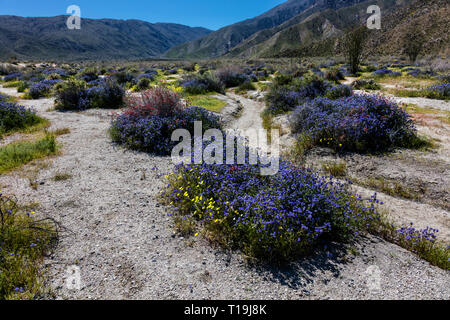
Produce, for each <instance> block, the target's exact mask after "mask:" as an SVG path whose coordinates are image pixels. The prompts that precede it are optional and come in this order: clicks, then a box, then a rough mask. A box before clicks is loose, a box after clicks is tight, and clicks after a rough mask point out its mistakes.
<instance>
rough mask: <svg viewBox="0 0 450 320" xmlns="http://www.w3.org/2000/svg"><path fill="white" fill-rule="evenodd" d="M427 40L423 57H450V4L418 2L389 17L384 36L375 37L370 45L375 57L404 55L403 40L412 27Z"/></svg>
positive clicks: (441, 0)
mask: <svg viewBox="0 0 450 320" xmlns="http://www.w3.org/2000/svg"><path fill="white" fill-rule="evenodd" d="M413 26H414V27H416V28H417V30H418V31H419V32H420V33H421V34H422V36H423V39H424V46H423V49H422V53H423V54H433V55H436V54H442V55H447V56H448V55H450V32H449V30H450V1H448V0H415V1H411V2H410V3H407V4H406V5H405V6H402V7H400V8H399V9H398V10H391V11H390V12H389V13H388V14H386V15H385V17H384V20H383V24H382V29H381V30H380V32H376V33H373V34H372V36H371V38H370V41H369V45H370V47H371V50H372V52H374V53H375V54H385V55H399V54H402V53H403V39H404V38H405V37H406V34H407V32H408V30H409V29H411V27H413Z"/></svg>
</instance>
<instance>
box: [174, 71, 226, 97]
mask: <svg viewBox="0 0 450 320" xmlns="http://www.w3.org/2000/svg"><path fill="white" fill-rule="evenodd" d="M180 85H181V86H182V87H183V89H184V91H185V92H186V93H188V94H205V93H208V92H218V93H224V92H225V88H224V85H223V84H222V82H221V81H220V79H219V78H218V77H217V76H216V75H214V74H212V73H210V72H206V73H204V74H188V75H186V76H184V77H183V79H182V80H181V81H180Z"/></svg>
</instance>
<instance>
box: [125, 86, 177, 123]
mask: <svg viewBox="0 0 450 320" xmlns="http://www.w3.org/2000/svg"><path fill="white" fill-rule="evenodd" d="M125 102H126V107H127V109H126V110H125V113H126V114H127V115H130V116H132V117H134V118H146V117H150V116H156V115H157V116H162V117H165V116H172V115H174V114H176V113H179V112H180V111H181V110H182V109H183V104H182V102H181V97H180V96H179V95H178V94H177V93H175V92H173V91H171V90H169V89H167V88H164V87H158V88H154V89H149V90H146V91H144V92H141V93H140V94H139V95H133V96H129V97H127V99H126V101H125Z"/></svg>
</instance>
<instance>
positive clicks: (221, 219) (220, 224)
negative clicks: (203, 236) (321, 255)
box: [164, 161, 378, 262]
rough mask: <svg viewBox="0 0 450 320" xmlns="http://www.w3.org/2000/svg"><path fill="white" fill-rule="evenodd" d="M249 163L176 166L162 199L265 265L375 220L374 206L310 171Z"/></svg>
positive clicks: (345, 235) (283, 164)
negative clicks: (265, 169) (266, 169)
mask: <svg viewBox="0 0 450 320" xmlns="http://www.w3.org/2000/svg"><path fill="white" fill-rule="evenodd" d="M259 169H260V168H259V166H252V165H238V166H236V165H207V164H203V165H179V166H177V168H176V170H175V172H173V173H171V174H170V175H169V176H167V178H168V180H169V188H168V190H167V191H166V192H165V193H164V196H165V197H166V198H167V201H168V202H170V203H171V204H172V205H173V206H175V207H176V209H177V210H178V214H179V215H181V216H182V217H184V219H195V220H197V221H199V223H200V224H201V225H203V226H204V227H205V229H206V231H207V232H208V235H209V236H212V237H213V238H215V239H216V240H219V241H221V242H222V243H225V244H227V245H229V246H231V247H232V248H237V249H241V250H242V251H243V252H244V253H245V254H247V255H249V256H252V257H256V258H259V259H262V260H266V261H267V260H268V261H271V262H280V261H285V260H288V259H290V258H293V257H295V256H298V255H303V254H307V253H309V252H311V251H312V250H313V249H314V247H315V246H317V245H318V244H319V243H323V242H322V241H326V240H329V239H341V240H342V239H348V238H351V237H352V236H354V235H355V233H356V232H358V231H360V230H363V229H366V228H368V227H369V226H370V225H371V224H372V223H373V222H375V221H376V220H377V219H378V217H377V213H376V210H375V207H374V204H375V202H376V200H375V198H373V199H372V203H371V205H370V206H368V205H365V204H364V203H363V201H362V200H361V199H360V198H358V197H352V196H350V195H349V193H348V192H347V185H346V184H341V183H336V182H334V183H333V182H332V181H331V180H329V179H326V178H322V177H320V176H318V175H316V174H314V173H312V172H311V171H309V170H306V169H301V168H297V167H294V166H293V165H291V164H290V163H288V162H285V161H282V162H281V165H280V170H279V172H278V173H277V174H276V175H273V176H261V175H260V171H259Z"/></svg>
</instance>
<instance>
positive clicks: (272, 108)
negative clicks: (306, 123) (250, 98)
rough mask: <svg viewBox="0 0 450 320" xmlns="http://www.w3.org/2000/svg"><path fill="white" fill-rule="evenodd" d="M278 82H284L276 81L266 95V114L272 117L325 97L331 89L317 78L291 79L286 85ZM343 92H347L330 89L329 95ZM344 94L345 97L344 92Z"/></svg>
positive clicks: (282, 79) (330, 86)
mask: <svg viewBox="0 0 450 320" xmlns="http://www.w3.org/2000/svg"><path fill="white" fill-rule="evenodd" d="M280 81H281V83H284V82H285V81H286V80H285V79H284V78H281V80H277V81H276V82H275V83H274V84H273V85H272V86H271V88H270V90H269V92H268V93H267V95H266V104H267V109H266V112H268V113H270V114H273V115H276V114H280V113H284V112H288V111H290V110H293V109H294V108H295V107H297V106H298V105H301V104H303V103H305V102H307V101H309V100H311V99H314V98H316V97H322V96H325V95H326V93H327V91H328V90H330V89H332V85H331V83H330V82H328V81H325V80H324V79H322V78H318V77H302V78H299V79H293V80H291V81H289V82H288V83H287V84H280ZM349 89H350V88H349ZM344 91H347V90H346V88H344V87H340V86H338V87H337V88H335V89H332V91H331V92H330V95H339V94H340V93H343V92H344ZM350 92H351V89H350ZM344 94H345V95H347V93H346V92H345V93H344Z"/></svg>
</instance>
